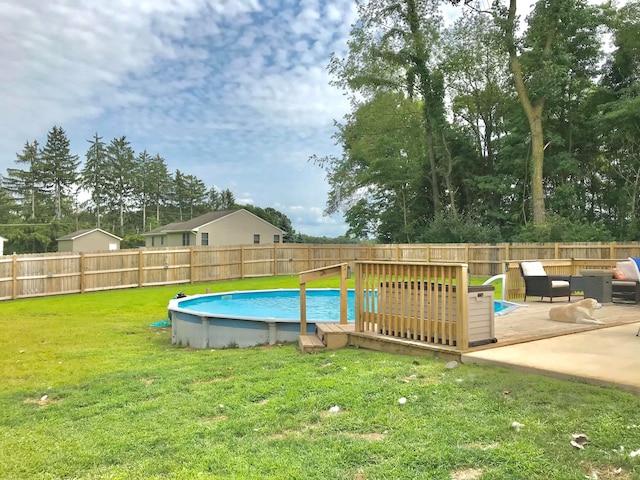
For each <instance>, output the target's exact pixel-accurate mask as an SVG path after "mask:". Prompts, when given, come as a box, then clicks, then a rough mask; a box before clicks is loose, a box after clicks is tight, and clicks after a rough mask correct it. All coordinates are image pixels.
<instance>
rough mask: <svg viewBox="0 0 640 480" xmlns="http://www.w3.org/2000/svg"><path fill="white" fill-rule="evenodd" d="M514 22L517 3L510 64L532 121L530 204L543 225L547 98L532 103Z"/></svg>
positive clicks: (510, 25)
mask: <svg viewBox="0 0 640 480" xmlns="http://www.w3.org/2000/svg"><path fill="white" fill-rule="evenodd" d="M515 22H516V0H510V2H509V16H508V24H507V32H506V41H507V50H508V51H509V63H510V65H511V72H512V73H513V80H514V83H515V86H516V91H517V92H518V100H520V105H522V109H523V110H524V113H525V115H526V116H527V120H528V121H529V130H530V133H531V159H532V160H531V161H532V172H531V202H532V209H533V223H535V224H540V223H544V221H545V206H544V189H543V187H542V183H543V182H542V180H543V176H542V167H543V165H544V133H543V130H542V112H543V110H544V98H541V99H539V100H537V101H536V103H535V105H534V104H532V103H531V99H530V98H529V94H528V92H527V87H526V85H525V83H524V75H523V73H522V65H521V64H520V57H518V53H517V51H516V45H515V37H514V31H515ZM554 34H555V30H554V29H550V30H549V31H548V33H547V37H546V39H545V45H544V50H543V53H544V54H545V55H548V54H549V52H550V51H551V47H552V45H553V38H554Z"/></svg>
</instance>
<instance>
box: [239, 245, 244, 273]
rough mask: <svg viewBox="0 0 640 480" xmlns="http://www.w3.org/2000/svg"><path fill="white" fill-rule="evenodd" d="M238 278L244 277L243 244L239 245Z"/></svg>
mask: <svg viewBox="0 0 640 480" xmlns="http://www.w3.org/2000/svg"><path fill="white" fill-rule="evenodd" d="M240 278H242V279H244V245H240Z"/></svg>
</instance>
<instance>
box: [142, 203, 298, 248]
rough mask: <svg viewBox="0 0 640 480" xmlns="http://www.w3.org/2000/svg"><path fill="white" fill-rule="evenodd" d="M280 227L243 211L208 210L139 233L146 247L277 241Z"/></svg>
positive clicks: (280, 237) (280, 235) (279, 237)
mask: <svg viewBox="0 0 640 480" xmlns="http://www.w3.org/2000/svg"><path fill="white" fill-rule="evenodd" d="M285 233H286V232H285V231H284V230H281V229H279V228H278V227H276V226H274V225H272V224H270V223H269V222H267V221H266V220H263V219H261V218H260V217H258V216H256V215H254V214H253V213H251V212H249V211H247V210H245V209H240V210H221V211H218V212H209V213H205V214H204V215H200V216H199V217H196V218H192V219H191V220H187V221H186V222H176V223H170V224H169V225H165V226H163V227H159V228H155V229H153V230H151V231H149V232H145V233H143V234H142V235H143V236H144V237H145V238H146V241H145V246H147V247H180V246H187V245H194V246H207V245H216V246H218V245H243V244H249V243H262V244H273V243H281V242H282V240H283V238H284V234H285Z"/></svg>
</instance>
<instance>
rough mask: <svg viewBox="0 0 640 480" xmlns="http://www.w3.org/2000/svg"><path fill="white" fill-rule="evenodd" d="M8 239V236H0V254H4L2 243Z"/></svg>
mask: <svg viewBox="0 0 640 480" xmlns="http://www.w3.org/2000/svg"><path fill="white" fill-rule="evenodd" d="M8 241H9V239H8V238H4V237H0V256H2V255H4V244H5V243H7V242H8Z"/></svg>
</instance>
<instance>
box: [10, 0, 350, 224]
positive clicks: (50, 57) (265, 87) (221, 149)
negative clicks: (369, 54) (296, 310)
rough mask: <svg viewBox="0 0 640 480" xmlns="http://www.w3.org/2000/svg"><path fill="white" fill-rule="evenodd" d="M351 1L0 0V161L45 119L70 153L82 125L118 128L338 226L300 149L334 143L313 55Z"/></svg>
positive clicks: (338, 30) (344, 18)
mask: <svg viewBox="0 0 640 480" xmlns="http://www.w3.org/2000/svg"><path fill="white" fill-rule="evenodd" d="M354 14H355V11H354V5H353V2H352V1H351V0H322V1H320V0H269V1H266V0H265V1H262V2H260V1H258V0H173V1H168V0H167V1H156V0H144V1H143V0H137V1H125V0H120V1H110V2H79V1H63V0H50V1H49V2H46V3H42V2H39V1H35V0H8V1H5V2H4V3H3V6H2V9H0V31H2V32H3V37H4V39H6V41H4V42H0V104H2V105H3V115H2V116H1V117H0V129H2V131H3V136H2V138H1V139H0V168H2V171H4V169H6V168H7V167H12V166H14V165H13V160H14V159H15V153H16V152H17V151H19V150H20V149H21V148H22V146H23V144H24V142H25V140H31V139H38V140H40V141H41V142H44V141H45V140H46V132H47V131H48V130H49V129H50V128H51V127H52V126H53V125H62V126H63V127H64V128H65V129H66V130H67V133H68V135H69V137H70V139H71V143H72V148H73V149H75V153H78V154H80V156H81V158H83V157H84V153H85V148H86V142H85V140H86V139H87V138H90V137H91V136H92V134H93V133H94V132H96V131H97V132H98V133H99V134H100V135H102V136H103V137H104V138H105V140H107V141H108V140H109V139H110V138H113V137H116V136H121V135H126V136H127V138H128V139H129V140H130V141H131V142H132V146H133V147H134V149H135V150H136V151H140V150H142V149H147V150H148V151H149V152H151V153H154V154H155V153H160V154H161V155H163V156H164V157H165V158H166V159H167V163H168V165H169V168H170V170H175V169H176V168H179V169H180V170H182V171H186V172H188V173H192V174H194V175H197V176H198V177H200V178H202V179H203V180H204V181H205V183H207V184H208V185H214V184H215V185H219V186H221V188H230V189H231V190H232V191H234V190H236V189H237V190H238V191H241V192H243V193H242V195H238V194H236V195H237V196H238V197H241V198H242V199H243V200H245V199H246V200H247V202H248V203H249V202H253V203H254V204H255V205H257V206H261V207H265V208H266V207H268V206H274V205H280V206H281V208H282V211H283V212H284V213H287V210H288V209H292V208H293V206H294V205H295V206H296V207H295V209H296V210H295V211H296V213H297V212H298V210H297V209H298V208H302V209H303V210H304V211H305V212H306V213H305V214H300V215H299V216H298V217H297V218H299V222H300V226H299V225H298V224H296V221H295V220H294V219H293V218H292V221H293V223H294V228H296V229H298V230H301V231H302V232H303V233H309V234H313V235H338V234H341V233H343V232H344V225H343V224H342V222H341V221H339V220H327V219H324V218H323V217H322V215H321V212H322V209H323V206H324V202H325V201H326V193H327V185H326V183H325V181H324V174H323V172H321V171H320V170H319V169H318V168H317V167H314V166H313V165H310V164H309V162H308V161H307V159H308V157H309V156H310V155H311V154H313V153H317V154H318V155H320V156H323V155H326V154H328V153H332V152H334V150H335V147H334V145H333V139H332V138H331V134H332V133H333V126H332V124H333V120H334V119H339V118H342V116H343V115H344V113H346V111H347V110H348V104H347V102H346V100H345V98H344V97H343V96H342V94H341V92H339V91H337V90H336V89H334V88H333V87H331V86H329V84H328V82H329V77H328V74H327V72H326V66H327V64H328V62H329V58H330V55H331V53H332V52H333V51H336V52H338V53H340V52H344V49H345V41H346V36H347V35H348V32H349V29H350V24H351V23H352V22H353V20H354ZM274 208H276V207H274ZM291 211H294V210H291ZM318 212H320V213H318ZM314 222H315V223H314ZM332 222H333V223H332ZM303 226H304V228H303ZM326 228H328V229H334V230H333V231H329V230H325V229H326Z"/></svg>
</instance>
